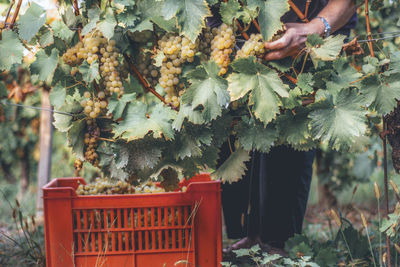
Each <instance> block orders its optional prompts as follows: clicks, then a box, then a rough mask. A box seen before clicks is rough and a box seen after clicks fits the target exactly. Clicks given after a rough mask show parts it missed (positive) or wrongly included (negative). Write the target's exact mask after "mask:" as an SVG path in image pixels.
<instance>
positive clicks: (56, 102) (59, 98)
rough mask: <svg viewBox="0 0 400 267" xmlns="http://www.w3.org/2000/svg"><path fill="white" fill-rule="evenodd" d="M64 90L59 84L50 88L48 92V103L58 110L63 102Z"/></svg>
mask: <svg viewBox="0 0 400 267" xmlns="http://www.w3.org/2000/svg"><path fill="white" fill-rule="evenodd" d="M66 94H67V92H66V90H65V88H64V86H62V85H61V83H58V84H57V85H56V86H54V87H53V88H51V91H50V103H51V105H53V106H55V107H56V108H60V107H61V106H62V105H63V104H64V102H65V97H66Z"/></svg>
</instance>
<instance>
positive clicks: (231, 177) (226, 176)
mask: <svg viewBox="0 0 400 267" xmlns="http://www.w3.org/2000/svg"><path fill="white" fill-rule="evenodd" d="M249 160H250V156H249V153H248V152H247V151H246V150H244V149H242V148H239V149H237V150H236V151H235V152H233V153H232V154H231V155H230V156H229V158H228V159H227V160H226V161H225V162H224V163H223V164H222V165H221V166H220V167H219V168H218V169H217V170H216V171H215V172H213V173H212V174H211V176H212V177H213V178H214V179H220V180H222V181H223V182H228V183H232V182H237V181H239V180H240V179H242V177H243V175H244V174H245V172H246V170H247V167H246V164H245V162H247V161H249Z"/></svg>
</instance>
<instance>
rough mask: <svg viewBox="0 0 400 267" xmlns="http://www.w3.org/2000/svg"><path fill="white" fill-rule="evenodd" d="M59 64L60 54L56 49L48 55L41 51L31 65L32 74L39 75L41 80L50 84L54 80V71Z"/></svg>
mask: <svg viewBox="0 0 400 267" xmlns="http://www.w3.org/2000/svg"><path fill="white" fill-rule="evenodd" d="M57 63H58V52H57V50H56V49H55V48H53V49H52V50H51V54H50V55H48V54H46V52H45V51H44V50H40V51H39V52H38V53H37V54H36V60H35V62H33V63H32V65H31V73H32V74H37V75H38V78H39V80H41V81H47V82H48V83H49V84H50V83H51V80H52V79H53V74H54V71H55V70H56V67H57Z"/></svg>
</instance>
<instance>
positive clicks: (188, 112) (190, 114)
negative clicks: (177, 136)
mask: <svg viewBox="0 0 400 267" xmlns="http://www.w3.org/2000/svg"><path fill="white" fill-rule="evenodd" d="M185 118H187V119H188V121H190V122H192V123H194V124H203V123H204V119H203V116H202V115H201V112H200V111H198V110H193V108H192V106H189V105H181V106H180V108H179V112H178V114H177V115H176V118H175V120H174V122H173V123H172V128H173V129H175V130H177V131H178V132H179V131H180V130H181V128H182V124H183V122H184V120H185Z"/></svg>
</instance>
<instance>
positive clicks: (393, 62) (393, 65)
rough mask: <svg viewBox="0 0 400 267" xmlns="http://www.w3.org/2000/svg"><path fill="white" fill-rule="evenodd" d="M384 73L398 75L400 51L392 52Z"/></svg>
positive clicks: (399, 71)
mask: <svg viewBox="0 0 400 267" xmlns="http://www.w3.org/2000/svg"><path fill="white" fill-rule="evenodd" d="M385 73H386V75H387V74H393V73H400V51H396V52H393V54H391V55H390V63H389V69H388V70H387V71H386V72H385Z"/></svg>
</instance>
